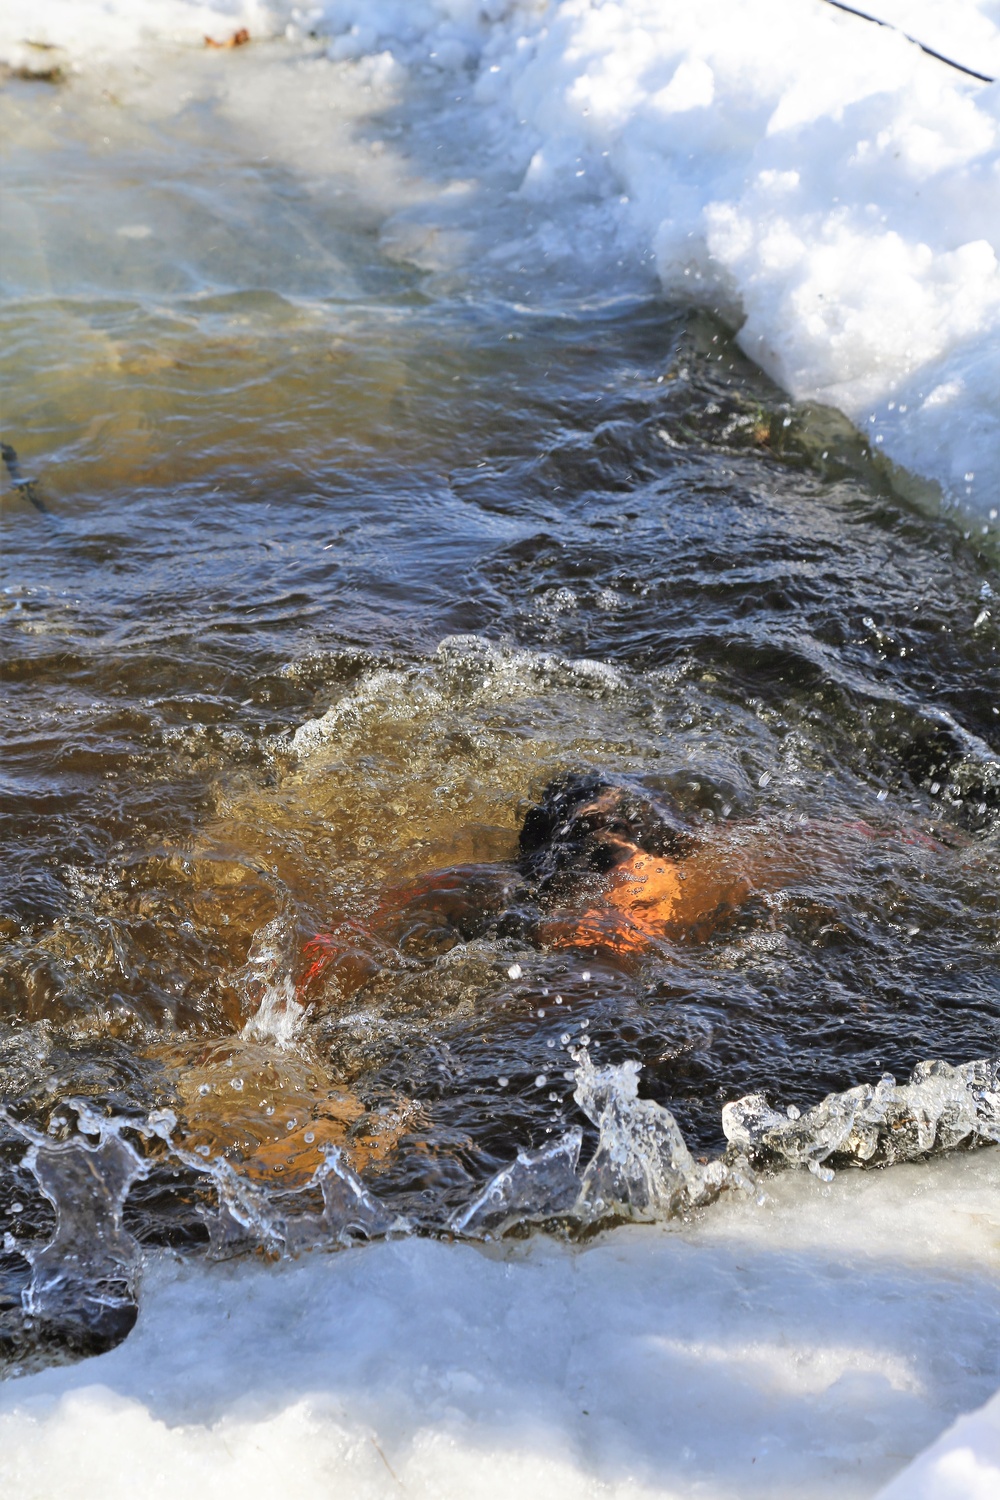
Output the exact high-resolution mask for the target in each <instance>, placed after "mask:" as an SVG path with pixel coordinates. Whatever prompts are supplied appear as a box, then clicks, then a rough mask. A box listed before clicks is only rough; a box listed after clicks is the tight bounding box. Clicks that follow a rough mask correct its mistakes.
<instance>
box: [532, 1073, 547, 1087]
mask: <svg viewBox="0 0 1000 1500" xmlns="http://www.w3.org/2000/svg"><path fill="white" fill-rule="evenodd" d="M548 1081H549V1080H548V1078H547V1077H546V1076H545V1074H544V1073H539V1075H538V1077H537V1078H536V1079H535V1088H536V1089H543V1088H544V1087H545V1085H546V1084H547V1083H548Z"/></svg>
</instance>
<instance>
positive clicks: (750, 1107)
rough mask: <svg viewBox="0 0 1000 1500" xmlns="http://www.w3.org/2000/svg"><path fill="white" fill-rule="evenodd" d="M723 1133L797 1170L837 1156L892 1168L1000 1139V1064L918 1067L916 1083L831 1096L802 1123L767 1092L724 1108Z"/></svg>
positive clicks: (887, 1081)
mask: <svg viewBox="0 0 1000 1500" xmlns="http://www.w3.org/2000/svg"><path fill="white" fill-rule="evenodd" d="M722 1128H723V1130H724V1132H725V1135H726V1139H727V1140H728V1141H729V1143H730V1146H731V1147H733V1148H735V1149H736V1150H739V1151H742V1152H745V1153H747V1154H748V1155H753V1156H761V1155H766V1156H772V1157H777V1158H778V1159H779V1160H780V1161H784V1162H787V1163H789V1164H790V1165H793V1166H818V1165H819V1164H820V1163H822V1162H824V1161H826V1159H827V1158H828V1157H830V1156H837V1157H846V1158H848V1159H850V1160H853V1161H856V1162H868V1161H872V1160H873V1159H875V1158H877V1159H878V1160H879V1161H882V1162H885V1163H887V1164H888V1163H890V1162H897V1161H910V1160H913V1159H914V1158H915V1157H920V1156H925V1155H926V1154H927V1153H928V1152H930V1151H947V1150H949V1149H951V1148H952V1147H953V1146H957V1145H959V1144H961V1143H962V1142H963V1141H964V1142H968V1143H969V1144H977V1143H986V1142H988V1141H1000V1062H997V1061H993V1062H989V1061H985V1060H979V1061H976V1062H968V1063H961V1064H959V1065H958V1066H957V1067H953V1066H952V1065H951V1064H950V1063H946V1062H939V1061H929V1062H922V1063H918V1065H917V1066H916V1067H915V1068H914V1070H913V1072H912V1073H911V1074H910V1079H909V1082H908V1083H904V1084H897V1083H896V1080H895V1079H894V1078H893V1077H892V1076H891V1075H890V1074H886V1075H885V1076H884V1077H883V1078H882V1079H880V1081H879V1082H878V1083H876V1084H867V1083H866V1084H861V1085H860V1086H859V1087H858V1088H853V1089H847V1090H846V1092H844V1093H842V1094H828V1095H827V1096H826V1098H825V1099H824V1100H823V1101H822V1102H821V1103H820V1104H817V1105H816V1106H815V1108H813V1109H810V1110H806V1111H805V1113H804V1114H802V1115H799V1116H798V1118H796V1119H792V1118H790V1117H789V1116H788V1115H786V1114H783V1113H782V1112H781V1111H780V1110H776V1109H772V1107H771V1106H770V1105H769V1104H768V1102H767V1100H766V1099H765V1098H764V1096H763V1095H762V1094H748V1095H747V1096H746V1097H745V1098H743V1099H737V1100H736V1101H735V1103H733V1104H727V1105H725V1106H724V1108H723V1111H722Z"/></svg>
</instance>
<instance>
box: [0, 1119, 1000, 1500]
mask: <svg viewBox="0 0 1000 1500" xmlns="http://www.w3.org/2000/svg"><path fill="white" fill-rule="evenodd" d="M998 1205H1000V1150H994V1149H993V1148H990V1149H988V1150H983V1151H979V1152H975V1153H972V1154H968V1155H960V1156H956V1157H952V1158H945V1159H939V1160H937V1161H935V1162H932V1163H930V1164H922V1165H919V1166H909V1165H907V1166H900V1167H896V1168H893V1169H891V1170H889V1171H886V1172H865V1173H861V1172H855V1171H845V1172H843V1173H841V1174H838V1176H837V1177H836V1179H835V1180H834V1182H833V1183H832V1184H830V1185H829V1186H822V1185H820V1184H818V1183H817V1182H816V1181H815V1180H814V1179H813V1178H812V1177H810V1176H809V1175H808V1174H807V1173H804V1172H803V1173H788V1174H785V1175H784V1176H783V1177H781V1178H778V1179H776V1180H775V1181H774V1182H773V1183H772V1184H770V1185H769V1199H768V1201H767V1202H766V1203H765V1204H764V1206H762V1207H761V1206H757V1205H755V1204H753V1203H752V1202H749V1201H746V1200H740V1201H739V1202H735V1201H734V1202H731V1203H728V1204H721V1205H718V1206H717V1207H715V1208H714V1209H712V1210H709V1211H706V1212H705V1213H704V1214H703V1215H702V1216H701V1217H700V1218H698V1219H697V1220H696V1221H694V1222H691V1223H688V1224H683V1225H676V1224H675V1225H674V1226H673V1227H642V1226H639V1227H635V1228H631V1229H626V1230H619V1231H615V1232H613V1233H612V1234H610V1235H605V1236H603V1237H601V1238H600V1239H599V1240H598V1241H596V1242H595V1243H593V1244H591V1245H589V1246H584V1247H577V1248H574V1247H569V1246H566V1245H564V1244H561V1243H558V1242H555V1241H553V1240H551V1239H542V1238H538V1237H536V1238H534V1239H532V1240H530V1241H527V1242H522V1243H519V1244H514V1245H503V1246H488V1247H485V1248H476V1247H473V1246H470V1245H464V1244H442V1243H439V1242H431V1241H427V1240H417V1239H407V1240H402V1241H396V1242H391V1243H384V1244H377V1245H373V1246H368V1247H364V1248H359V1249H357V1250H350V1251H344V1252H341V1253H339V1254H336V1255H313V1256H307V1257H304V1258H303V1259H302V1260H300V1261H299V1262H297V1263H289V1262H284V1263H282V1264H280V1265H272V1266H268V1265H264V1264H260V1263H255V1264H249V1263H246V1262H242V1263H231V1264H226V1265H221V1266H207V1265H205V1264H198V1263H191V1262H188V1263H186V1264H185V1263H177V1262H175V1261H173V1260H171V1259H170V1258H169V1257H167V1256H165V1255H161V1256H158V1257H156V1258H155V1259H154V1260H153V1261H152V1263H151V1264H150V1266H149V1268H148V1270H147V1274H146V1279H145V1285H144V1289H143V1297H142V1304H141V1311H140V1316H139V1322H138V1325H137V1327H136V1329H135V1331H134V1332H133V1334H132V1335H131V1336H130V1337H129V1339H128V1340H127V1341H126V1342H125V1343H124V1344H123V1345H122V1346H120V1347H119V1348H118V1349H117V1350H115V1351H113V1352H112V1353H110V1354H108V1355H104V1356H101V1357H100V1358H98V1359H93V1360H90V1361H87V1362H84V1363H83V1364H79V1365H75V1366H71V1367H67V1368H62V1369H53V1370H46V1371H43V1372H41V1373H39V1374H36V1375H32V1376H26V1377H23V1378H21V1379H18V1380H13V1381H10V1382H8V1383H7V1384H6V1386H5V1387H3V1388H2V1390H0V1491H2V1493H4V1494H5V1495H8V1494H9V1495H17V1496H28V1495H40V1496H41V1495H44V1496H48V1495H55V1494H58V1495H60V1496H62V1497H64V1500H77V1497H81V1500H82V1497H84V1496H86V1497H88V1500H90V1497H92V1496H93V1495H95V1494H100V1495H102V1496H103V1497H106V1500H118V1497H123V1500H124V1497H128V1500H134V1497H135V1496H136V1495H141V1496H143V1500H147V1497H148V1500H156V1497H159V1496H163V1497H168V1496H169V1497H171V1500H186V1497H189V1496H190V1497H192V1500H193V1497H195V1496H201V1495H204V1494H212V1495H213V1496H216V1497H219V1500H225V1497H228V1496H233V1497H237V1496H238V1497H239V1500H257V1497H261V1500H264V1497H267V1500H283V1497H285V1496H293V1495H294V1496H295V1497H296V1500H311V1497H314V1496H315V1497H319V1496H323V1497H327V1496H330V1495H335V1494H349V1495H351V1496H352V1500H353V1497H358V1500H363V1497H369V1496H371V1497H375V1496H378V1497H381V1496H386V1497H388V1496H392V1495H398V1494H400V1493H406V1494H408V1495H410V1496H413V1497H417V1500H421V1497H428V1500H429V1497H432V1496H433V1497H451V1496H454V1497H459V1496H461V1497H463V1500H465V1497H477V1500H487V1497H497V1500H508V1497H509V1496H510V1495H512V1494H516V1493H523V1494H525V1495H543V1494H544V1495H546V1496H551V1497H553V1500H559V1497H561V1496H566V1497H573V1500H580V1497H589V1496H593V1497H598V1496H600V1497H605V1496H626V1495H627V1496H649V1497H651V1496H670V1497H676V1500H680V1497H687V1496H695V1495H697V1496H699V1497H701V1500H715V1497H718V1500H722V1497H732V1496H739V1497H740V1500H757V1497H759V1500H785V1497H788V1500H791V1497H792V1496H796V1497H797V1496H801V1495H803V1494H808V1495H809V1497H810V1500H854V1497H862V1496H871V1495H873V1494H874V1493H875V1491H876V1490H877V1489H878V1487H879V1485H880V1484H882V1483H884V1482H885V1481H886V1480H888V1479H889V1478H890V1477H891V1476H892V1475H893V1474H894V1473H895V1472H896V1471H897V1470H898V1469H899V1468H900V1467H901V1466H902V1465H904V1464H905V1463H906V1462H907V1460H908V1459H909V1458H910V1457H911V1456H912V1455H913V1454H915V1453H916V1452H917V1451H918V1450H919V1449H920V1448H922V1447H923V1446H924V1445H926V1444H927V1443H928V1442H929V1441H931V1440H932V1439H933V1438H934V1437H935V1436H936V1435H937V1433H939V1432H940V1431H941V1430H942V1428H944V1427H945V1426H946V1425H947V1424H948V1423H949V1422H950V1421H951V1420H952V1418H953V1417H954V1416H955V1414H956V1413H957V1412H959V1411H961V1410H962V1409H963V1408H966V1407H972V1406H975V1405H977V1404H979V1403H980V1402H981V1401H982V1400H983V1399H984V1398H985V1397H986V1396H987V1395H988V1394H989V1392H990V1390H991V1388H992V1386H993V1385H995V1383H996V1378H997V1363H998V1349H1000V1235H998V1229H1000V1207H998ZM984 1455H985V1450H984ZM987 1461H988V1460H987V1457H986V1456H984V1457H983V1459H982V1462H981V1464H980V1467H981V1468H982V1464H984V1463H986V1462H987ZM966 1467H967V1468H969V1463H968V1462H967V1463H966ZM970 1472H971V1470H970ZM898 1493H899V1492H897V1494H898ZM903 1493H914V1494H916V1493H917V1492H916V1491H912V1492H911V1491H904V1492H903ZM928 1493H929V1492H928ZM935 1493H937V1492H935ZM941 1493H942V1494H944V1493H947V1494H949V1495H953V1496H956V1497H957V1496H958V1495H962V1496H969V1497H971V1496H973V1495H977V1494H979V1493H980V1492H978V1491H976V1490H974V1489H972V1488H968V1489H953V1490H952V1491H948V1492H941Z"/></svg>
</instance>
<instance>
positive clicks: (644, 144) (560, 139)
mask: <svg viewBox="0 0 1000 1500" xmlns="http://www.w3.org/2000/svg"><path fill="white" fill-rule="evenodd" d="M862 8H864V7H862ZM871 9H872V10H873V11H874V12H875V13H877V14H880V15H882V16H884V17H885V18H886V19H887V20H890V21H892V22H894V23H895V24H897V25H898V26H900V27H902V28H904V29H905V30H908V31H910V32H911V33H912V34H913V35H915V36H918V37H921V38H923V39H926V41H927V42H928V44H929V45H932V46H934V47H936V48H938V49H939V50H941V51H943V52H945V53H947V54H948V55H949V56H952V57H954V58H956V59H957V60H960V61H964V62H965V63H966V64H968V65H969V66H972V67H974V68H976V69H978V70H981V71H984V72H986V73H988V74H991V75H992V76H995V77H997V76H1000V3H998V0H872V5H871ZM238 26H247V27H248V28H249V30H250V31H251V34H252V35H253V36H254V37H255V38H260V37H264V36H275V35H278V34H281V33H283V32H287V34H288V36H289V37H290V38H292V39H293V42H294V41H295V40H296V39H299V40H301V39H302V38H305V37H307V36H308V34H309V33H310V31H317V30H318V31H319V32H320V33H321V34H322V36H323V38H324V39H325V41H324V46H325V47H326V50H327V53H328V56H329V57H330V58H331V59H334V60H338V59H339V60H344V59H354V60H364V61H365V63H366V65H367V66H368V67H369V69H370V70H372V71H370V78H371V80H372V82H371V85H370V86H372V87H374V89H375V93H376V94H378V93H379V88H378V80H379V77H380V76H381V77H382V79H383V83H384V82H385V80H386V79H388V78H389V77H390V75H391V79H392V86H393V88H394V90H395V92H396V94H397V95H398V94H399V92H400V90H401V88H402V87H403V85H405V83H406V80H407V79H409V80H410V81H411V82H413V81H420V82H421V86H422V87H425V86H426V85H425V83H424V80H425V78H426V75H428V74H435V75H437V76H438V77H439V79H441V80H442V81H441V86H440V89H439V92H438V95H437V98H436V103H435V105H434V109H435V110H436V112H437V113H436V115H435V117H434V118H431V119H426V118H425V119H424V121H423V127H422V128H423V131H424V136H423V141H424V146H423V149H424V150H425V152H426V153H428V154H429V155H431V156H433V150H434V148H433V147H431V146H429V145H428V144H427V141H428V140H429V139H434V138H436V139H437V141H438V144H439V145H440V143H441V142H442V141H446V142H447V143H448V147H449V150H451V151H453V152H455V151H459V150H460V148H461V145H462V143H463V142H467V143H468V160H467V161H466V162H465V164H464V165H465V168H466V170H464V171H463V173H462V175H461V179H460V180H458V179H456V180H454V181H452V183H451V184H450V187H451V192H450V193H448V192H445V191H442V192H441V193H440V194H439V195H438V197H437V199H436V200H435V201H433V202H430V203H427V202H425V203H424V204H423V205H422V208H421V211H420V214H421V216H422V220H421V222H420V223H419V224H418V223H416V222H414V221H413V220H412V215H411V222H410V223H409V225H408V226H407V225H406V224H405V222H404V223H403V224H400V223H397V224H396V225H395V226H392V225H390V226H389V231H390V233H389V238H390V240H391V241H392V242H393V243H394V244H395V246H396V248H397V251H398V252H399V253H401V254H406V253H407V252H408V250H409V251H410V252H412V253H413V254H414V255H415V256H416V258H417V259H418V260H419V259H420V255H421V251H422V248H424V247H426V245H427V244H428V243H429V242H434V243H435V244H437V243H439V242H440V243H447V244H448V246H449V253H451V254H452V255H455V254H458V255H461V254H462V253H464V254H465V255H466V256H467V257H468V258H471V259H474V260H478V261H479V262H480V269H481V268H482V264H484V263H485V264H490V263H492V264H493V265H495V266H496V268H497V275H498V277H499V276H500V273H501V268H502V267H503V266H509V265H518V266H525V265H527V266H529V267H531V266H535V267H536V268H537V269H539V270H541V269H542V268H543V267H544V266H545V265H546V264H548V265H551V264H552V263H554V262H558V261H559V260H562V261H564V262H573V263H575V265H576V266H577V268H578V269H579V270H581V271H582V272H584V273H586V274H587V275H589V276H590V277H591V278H592V281H593V284H594V286H595V287H600V288H602V289H603V288H606V287H607V285H608V280H609V275H610V276H611V277H612V278H614V277H615V276H619V277H620V276H623V275H627V274H628V272H629V270H630V268H631V269H636V268H641V267H642V266H643V265H644V264H645V265H647V266H649V267H652V265H653V264H654V263H655V268H656V270H657V272H658V274H659V278H660V281H661V283H662V286H663V288H664V290H665V291H666V293H667V294H668V295H669V296H671V297H677V296H681V297H687V298H690V299H693V300H695V301H698V302H701V303H705V304H707V305H708V306H710V307H713V308H716V309H718V310H719V311H721V312H722V313H723V314H724V315H725V316H726V317H727V318H728V319H729V320H730V321H731V322H732V323H733V324H734V325H738V326H739V327H740V335H739V337H740V342H741V344H742V345H743V347H744V348H745V349H746V350H747V351H748V352H749V353H750V354H751V355H752V356H753V357H754V358H755V359H756V360H758V361H759V363H760V364H761V365H762V366H763V367H764V368H765V369H766V370H767V371H768V372H769V373H770V374H772V375H773V376H774V378H775V379H776V380H778V381H779V383H780V384H781V385H783V386H784V387H785V388H786V389H787V390H788V391H789V392H790V393H791V394H792V395H793V396H794V397H796V398H798V399H812V400H819V401H823V402H829V403H831V404H833V405H835V406H838V407H839V408H841V409H842V410H843V411H844V412H846V413H847V414H848V415H849V416H850V417H851V418H852V420H854V421H855V422H856V423H857V424H858V425H859V427H861V428H862V429H863V430H864V431H865V432H866V433H867V434H868V435H869V436H870V438H871V441H872V443H873V445H874V446H875V447H876V448H878V449H880V450H881V451H882V452H883V453H885V454H886V455H888V456H889V457H890V458H891V459H893V460H895V461H896V462H898V463H899V464H901V465H904V466H906V467H907V468H909V469H910V470H912V471H913V472H915V473H917V474H921V475H924V476H926V477H928V478H930V479H932V480H935V481H938V482H939V483H940V484H941V485H942V486H943V487H944V489H945V491H946V493H947V495H948V496H949V497H950V498H951V499H953V500H957V501H959V502H960V503H962V504H963V505H965V506H966V507H968V508H969V509H970V510H971V511H972V512H973V513H976V514H978V517H979V520H980V522H981V523H985V524H986V525H987V526H989V524H990V522H991V521H993V520H995V516H992V515H991V512H993V511H995V510H996V509H997V504H998V500H1000V494H998V488H1000V403H998V402H997V400H996V391H997V389H998V388H1000V265H998V260H997V256H998V253H1000V85H997V84H994V85H992V86H990V85H984V84H982V83H977V82H975V81H974V80H972V79H969V78H967V77H964V76H963V75H962V74H960V73H958V72H956V71H955V70H953V69H951V68H949V67H947V66H945V65H944V64H943V63H941V62H938V61H936V60H935V59H933V58H931V57H928V56H927V55H926V54H925V53H923V52H921V51H920V50H919V49H918V48H917V47H916V46H913V45H912V44H911V43H909V42H907V41H906V40H905V38H904V37H903V35H902V34H900V32H898V31H893V30H889V29H885V28H880V27H876V26H873V25H871V24H869V23H867V22H865V21H863V20H860V19H859V18H857V17H854V16H849V15H846V14H844V13H843V12H841V11H838V10H836V9H834V8H833V7H832V6H830V5H827V4H824V3H822V0H699V3H698V4H697V5H691V4H683V5H682V4H677V3H667V0H604V3H597V0H595V3H591V0H549V3H542V0H325V3H323V4H317V5H314V6H311V7H310V6H309V5H303V6H298V7H296V6H291V5H289V4H287V3H285V0H272V3H269V4H264V3H261V0H214V3H213V4H211V5H202V4H199V3H194V0H8V3H7V5H6V7H5V12H4V18H3V20H2V22H0V55H7V56H13V55H14V54H15V53H17V51H18V47H19V45H20V43H22V42H23V40H24V39H25V38H28V39H30V40H32V41H46V42H50V43H51V42H56V43H60V44H62V45H63V46H65V47H66V48H68V49H69V53H70V55H71V56H73V57H76V58H78V59H79V58H83V59H84V60H86V58H87V57H88V56H93V55H94V54H95V52H99V51H100V50H101V49H104V50H113V51H119V52H120V51H121V50H122V49H126V48H128V47H132V46H134V45H136V44H137V43H138V42H139V41H140V40H142V39H147V40H148V39H149V38H150V37H153V36H159V37H161V38H163V39H164V40H168V41H170V42H177V41H181V42H186V43H198V44H201V41H202V37H203V35H204V34H206V33H207V34H209V35H213V36H215V37H216V38H217V39H223V38H224V37H225V36H227V35H229V34H231V32H232V31H233V30H234V29H235V28H236V27H238ZM289 45H291V43H290V44H289ZM23 50H24V49H23V48H21V54H23ZM21 54H18V55H21ZM308 61H309V64H310V66H311V65H312V62H313V61H314V59H313V58H310V59H309V60H308ZM376 64H378V67H376ZM305 65H306V60H305V59H304V60H303V66H305ZM379 70H381V73H380V72H379ZM315 84H316V75H315V69H314V68H313V70H312V72H311V73H310V74H309V87H315ZM293 87H294V86H293ZM336 88H337V72H336V67H332V68H331V73H330V78H329V89H330V90H336ZM383 93H384V89H383ZM378 102H379V101H378V100H377V99H373V101H372V108H373V110H375V109H376V108H377V105H378ZM288 104H289V107H286V108H274V109H271V110H270V111H269V112H268V115H267V121H268V128H269V129H270V130H271V131H272V132H273V134H274V136H275V144H276V149H278V150H280V149H281V146H280V137H281V136H282V132H283V131H286V130H287V129H288V125H289V122H290V121H291V120H293V119H294V118H295V117H296V116H297V114H298V112H297V111H296V109H295V107H294V94H293V93H289V94H288ZM301 123H302V122H301V118H299V119H298V125H299V129H298V132H297V133H296V132H294V131H293V135H292V136H291V137H289V144H291V140H292V139H293V138H294V139H295V140H296V141H297V142H298V143H299V147H298V150H299V155H300V156H301V158H302V161H303V164H304V163H305V159H306V158H308V170H309V172H310V174H313V175H314V174H315V168H316V157H317V154H318V155H322V139H321V138H320V139H319V140H317V141H315V142H314V143H313V146H312V149H308V150H307V149H304V148H302V147H301ZM258 134H259V131H258ZM419 136H420V132H419V131H418V132H417V133H416V134H415V136H414V139H413V141H412V142H411V147H410V149H411V150H412V151H414V152H417V153H419V150H420V149H421V147H420V142H419V139H418V137H419ZM500 165H502V167H503V169H504V171H505V172H506V174H507V176H506V177H505V179H504V181H503V184H502V186H498V184H497V182H496V181H495V180H494V179H492V178H491V173H494V174H495V169H496V168H497V167H498V166H500ZM477 182H478V185H479V186H480V187H481V188H482V187H484V188H486V189H488V191H487V193H486V197H487V198H488V197H489V196H490V193H492V195H493V197H494V199H497V198H498V197H499V198H502V199H503V200H504V201H505V203H506V204H507V207H508V223H507V226H506V231H505V233H504V234H502V235H501V236H500V238H499V240H498V239H497V237H496V234H495V226H493V221H492V219H491V218H490V214H489V212H488V206H484V194H483V192H474V191H470V190H469V189H470V186H475V185H476V184H477ZM511 185H513V187H514V194H513V198H511V197H510V187H511ZM494 206H495V205H494ZM418 217H419V216H418ZM529 218H530V219H532V225H531V228H530V229H529V228H528V227H527V220H528V219H529ZM487 221H489V224H490V226H491V227H490V228H488V229H487V228H486V224H487ZM477 230H478V234H477ZM991 529H992V528H991Z"/></svg>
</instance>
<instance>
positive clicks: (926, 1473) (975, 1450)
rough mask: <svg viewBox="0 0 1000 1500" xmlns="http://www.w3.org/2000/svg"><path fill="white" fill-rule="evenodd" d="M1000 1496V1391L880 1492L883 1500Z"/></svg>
mask: <svg viewBox="0 0 1000 1500" xmlns="http://www.w3.org/2000/svg"><path fill="white" fill-rule="evenodd" d="M997 1495H1000V1391H997V1393H996V1395H995V1396H994V1397H993V1398H992V1400H990V1401H987V1403H986V1405H985V1406H981V1407H980V1408H979V1410H978V1411H974V1412H970V1413H969V1414H968V1415H967V1416H964V1417H959V1419H958V1421H957V1422H955V1423H953V1425H952V1426H951V1427H949V1428H948V1430H947V1432H945V1433H944V1434H943V1435H942V1436H941V1437H940V1438H938V1440H937V1442H936V1443H933V1444H932V1445H931V1447H930V1448H928V1449H926V1450H925V1451H924V1452H923V1453H921V1454H920V1456H919V1457H918V1458H916V1459H914V1461H913V1463H912V1464H908V1465H907V1467H906V1468H905V1469H904V1470H903V1472H902V1474H898V1475H897V1476H896V1478H895V1479H893V1480H892V1481H891V1483H890V1484H887V1485H886V1487H885V1489H884V1490H880V1491H879V1494H878V1500H996V1496H997Z"/></svg>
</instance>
